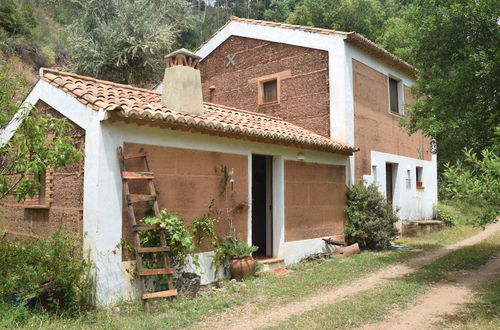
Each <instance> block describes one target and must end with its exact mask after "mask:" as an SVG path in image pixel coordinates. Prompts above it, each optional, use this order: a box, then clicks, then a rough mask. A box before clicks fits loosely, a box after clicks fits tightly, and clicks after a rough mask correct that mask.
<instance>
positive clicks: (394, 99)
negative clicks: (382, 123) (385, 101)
mask: <svg viewBox="0 0 500 330" xmlns="http://www.w3.org/2000/svg"><path fill="white" fill-rule="evenodd" d="M401 87H402V85H401V81H400V80H396V79H394V78H391V77H389V110H390V112H391V113H396V114H400V113H402V112H403V111H402V103H403V102H402V101H403V95H402V90H401V89H402V88H401Z"/></svg>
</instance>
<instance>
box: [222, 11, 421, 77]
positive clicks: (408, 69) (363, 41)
mask: <svg viewBox="0 0 500 330" xmlns="http://www.w3.org/2000/svg"><path fill="white" fill-rule="evenodd" d="M230 22H241V23H248V24H255V25H263V26H270V27H277V28H282V29H290V30H298V31H305V32H311V33H319V34H325V35H332V34H333V35H340V36H343V37H344V38H345V40H346V41H347V42H349V43H351V44H353V45H355V46H357V47H358V48H360V49H362V50H364V51H365V52H367V53H369V54H370V55H372V56H374V57H375V58H378V59H380V60H382V61H384V62H386V63H387V64H389V65H391V66H393V67H395V68H397V69H399V70H400V71H401V72H403V73H405V74H407V75H409V76H410V77H414V78H415V77H416V73H417V70H416V69H415V68H414V67H413V66H411V65H410V64H409V63H407V62H405V61H403V60H402V59H400V58H398V57H397V56H395V55H394V54H392V53H390V52H388V51H387V50H385V49H383V48H382V47H380V46H378V45H377V44H376V43H374V42H373V41H371V40H369V39H367V38H365V37H364V36H362V35H361V34H359V33H356V32H344V31H338V30H333V29H323V28H317V27H312V26H302V25H294V24H286V23H277V22H271V21H262V20H256V19H250V18H240V17H236V16H232V17H231V19H230V21H229V22H228V23H230Z"/></svg>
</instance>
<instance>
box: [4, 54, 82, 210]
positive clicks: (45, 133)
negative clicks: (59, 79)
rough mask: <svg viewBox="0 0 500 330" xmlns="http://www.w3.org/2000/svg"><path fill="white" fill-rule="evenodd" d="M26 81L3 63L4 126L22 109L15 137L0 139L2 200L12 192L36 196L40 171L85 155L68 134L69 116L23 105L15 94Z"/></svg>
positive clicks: (58, 166) (69, 162)
mask: <svg viewBox="0 0 500 330" xmlns="http://www.w3.org/2000/svg"><path fill="white" fill-rule="evenodd" d="M0 59H1V58H0ZM23 83H24V80H23V79H22V78H19V77H12V76H11V74H10V72H9V68H8V66H7V65H6V64H4V63H2V66H1V67H0V109H1V111H2V112H1V113H0V129H1V128H5V126H6V124H7V122H8V121H9V120H10V119H11V117H12V115H13V114H14V112H16V111H18V110H19V111H18V112H17V113H16V115H15V116H16V118H17V120H18V121H19V122H20V125H19V126H18V127H17V129H16V130H15V132H14V134H13V136H12V138H10V139H9V140H8V141H5V140H0V200H1V199H3V198H5V197H6V196H8V195H12V196H14V197H15V198H16V199H17V200H23V199H25V198H26V197H28V196H34V195H35V193H36V192H37V191H38V189H39V188H40V184H39V182H38V181H37V180H36V177H37V176H38V175H39V174H41V173H43V172H45V171H46V170H47V169H57V168H60V167H63V166H66V165H68V164H71V163H72V162H75V161H77V160H78V159H80V157H81V156H82V155H81V153H80V152H79V151H78V150H77V149H76V148H75V147H74V146H73V144H72V142H73V141H72V139H71V138H69V137H66V134H67V132H68V131H69V130H70V129H71V124H70V123H69V122H68V121H67V120H65V119H58V118H54V117H53V116H50V115H47V114H42V113H40V112H38V111H37V109H36V108H34V107H33V106H32V105H26V106H24V107H22V108H21V109H19V107H18V106H17V104H16V101H15V96H16V93H17V92H18V91H19V90H20V89H21V88H22V84H23ZM0 132H2V131H1V130H0ZM3 133H5V131H4V132H3ZM0 136H2V137H5V136H7V135H0ZM7 137H8V136H7Z"/></svg>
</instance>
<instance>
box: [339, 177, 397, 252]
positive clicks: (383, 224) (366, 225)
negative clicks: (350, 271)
mask: <svg viewBox="0 0 500 330" xmlns="http://www.w3.org/2000/svg"><path fill="white" fill-rule="evenodd" d="M345 211H346V213H347V224H346V225H345V227H344V230H345V233H346V240H347V243H349V244H352V243H358V244H359V246H360V247H362V248H368V249H384V248H388V247H389V246H390V242H391V240H392V239H394V238H395V237H396V235H397V230H396V227H395V226H394V224H395V223H396V222H397V221H398V220H399V219H398V217H397V215H396V214H395V213H394V211H393V210H392V206H391V205H390V204H388V203H387V202H386V201H385V199H384V197H383V196H382V195H381V194H380V193H379V191H378V189H377V187H376V186H375V185H368V186H365V185H363V184H357V185H354V186H353V187H352V188H350V189H349V190H348V192H347V205H346V207H345Z"/></svg>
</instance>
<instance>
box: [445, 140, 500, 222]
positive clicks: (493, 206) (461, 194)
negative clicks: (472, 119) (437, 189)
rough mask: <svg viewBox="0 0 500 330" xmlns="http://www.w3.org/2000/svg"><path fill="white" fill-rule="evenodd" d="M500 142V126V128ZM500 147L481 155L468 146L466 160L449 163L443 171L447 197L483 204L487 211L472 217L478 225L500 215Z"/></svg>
mask: <svg viewBox="0 0 500 330" xmlns="http://www.w3.org/2000/svg"><path fill="white" fill-rule="evenodd" d="M497 136H498V141H499V145H500V130H498V131H497ZM499 152H500V147H498V146H496V147H494V148H491V149H490V150H488V149H485V150H483V151H482V153H481V155H477V154H476V153H474V152H472V151H471V150H464V160H463V161H457V162H456V163H455V164H453V165H452V164H446V165H445V170H444V173H443V175H442V184H441V195H442V197H444V198H448V199H450V200H454V201H457V202H461V203H467V204H473V205H477V206H479V207H481V208H482V209H483V212H482V213H481V214H480V215H479V216H477V217H476V218H474V219H472V221H470V222H471V223H472V224H474V225H476V226H485V225H486V224H487V223H490V222H496V221H497V217H498V216H499V215H500V207H499V205H500V156H499Z"/></svg>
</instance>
